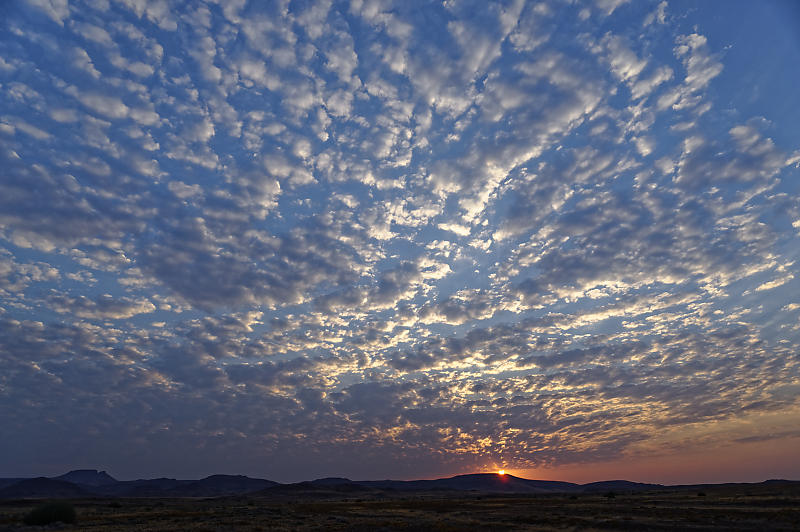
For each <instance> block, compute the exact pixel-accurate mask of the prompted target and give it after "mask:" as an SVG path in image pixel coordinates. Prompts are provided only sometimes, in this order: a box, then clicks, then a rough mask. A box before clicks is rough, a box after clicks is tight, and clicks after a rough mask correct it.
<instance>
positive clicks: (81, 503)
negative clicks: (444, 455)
mask: <svg viewBox="0 0 800 532" xmlns="http://www.w3.org/2000/svg"><path fill="white" fill-rule="evenodd" d="M41 502H42V501H41V500H6V501H0V531H2V530H5V531H10V530H51V529H58V530H87V531H112V530H114V531H116V530H118V531H127V530H137V531H144V530H199V531H202V530H207V531H220V530H370V531H373V530H760V531H765V530H800V487H798V485H797V483H785V484H782V483H776V484H773V485H758V486H755V487H754V486H752V485H750V486H747V485H739V486H736V485H732V486H724V485H723V486H708V487H693V488H692V489H676V490H659V491H641V492H631V493H622V492H616V493H613V496H612V493H611V492H607V493H584V494H577V495H576V494H572V495H570V494H545V495H542V494H528V495H511V494H483V495H481V494H479V493H465V492H445V491H442V492H433V491H430V492H417V493H414V494H408V493H400V492H396V493H392V492H386V491H378V490H368V491H364V492H352V493H344V492H338V493H337V492H336V491H335V490H334V491H318V492H315V491H314V490H311V491H304V490H302V489H301V490H296V491H295V492H291V491H285V492H283V493H280V494H274V495H271V496H261V495H255V496H252V495H251V496H236V497H221V498H213V499H209V498H203V499H201V498H181V499H177V498H169V499H168V498H158V499H147V498H141V499H132V498H124V499H111V500H110V499H74V500H71V501H70V502H71V503H72V504H73V505H74V506H75V510H76V512H77V522H76V523H75V524H73V525H63V524H57V525H50V526H49V527H33V526H31V527H26V526H24V525H23V524H22V519H23V516H24V515H25V514H26V513H28V512H29V511H30V510H31V509H32V508H33V507H35V506H36V505H37V504H40V503H41Z"/></svg>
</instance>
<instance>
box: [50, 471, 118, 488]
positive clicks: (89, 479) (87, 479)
mask: <svg viewBox="0 0 800 532" xmlns="http://www.w3.org/2000/svg"><path fill="white" fill-rule="evenodd" d="M54 478H55V480H64V481H66V482H72V483H73V484H78V485H81V486H107V485H109V484H115V483H117V482H118V481H117V479H115V478H114V477H112V476H111V475H109V474H108V473H106V472H105V471H98V470H97V469H76V470H74V471H70V472H69V473H64V474H63V475H61V476H58V477H54Z"/></svg>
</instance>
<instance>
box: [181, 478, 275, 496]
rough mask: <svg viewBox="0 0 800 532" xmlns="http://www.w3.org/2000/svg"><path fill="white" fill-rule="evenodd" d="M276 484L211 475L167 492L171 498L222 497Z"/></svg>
mask: <svg viewBox="0 0 800 532" xmlns="http://www.w3.org/2000/svg"><path fill="white" fill-rule="evenodd" d="M278 485H279V484H278V483H277V482H273V481H271V480H264V479H261V478H250V477H246V476H243V475H211V476H210V477H206V478H204V479H201V480H196V481H191V482H188V483H186V484H181V485H178V486H176V487H174V488H172V489H171V490H169V491H168V492H167V495H168V496H172V497H222V496H224V495H240V494H244V493H251V492H254V491H258V490H262V489H265V488H269V487H272V486H278Z"/></svg>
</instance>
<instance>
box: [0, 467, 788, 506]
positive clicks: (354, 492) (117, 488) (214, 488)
mask: <svg viewBox="0 0 800 532" xmlns="http://www.w3.org/2000/svg"><path fill="white" fill-rule="evenodd" d="M799 484H800V483H798V482H795V481H789V480H768V481H765V482H761V483H752V484H747V483H740V484H694V485H681V486H664V485H661V484H647V483H642V482H631V481H628V480H605V481H602V482H590V483H588V484H574V483H572V482H558V481H551V480H530V479H525V478H520V477H516V476H514V475H510V474H505V475H499V474H497V473H476V474H470V475H457V476H454V477H449V478H439V479H432V480H350V479H347V478H340V477H328V478H320V479H317V480H313V481H310V482H298V483H294V484H279V483H277V482H273V481H271V480H265V479H259V478H250V477H246V476H243V475H211V476H209V477H206V478H203V479H199V480H178V479H174V478H154V479H140V480H126V481H119V480H116V479H114V478H113V477H112V476H111V475H109V474H108V473H106V472H105V471H99V470H96V469H78V470H75V471H70V472H69V473H65V474H63V475H60V476H58V477H54V478H45V477H38V478H0V499H15V498H17V499H21V498H82V497H152V498H159V497H175V498H180V497H224V496H234V495H245V494H247V495H253V496H263V497H270V498H278V499H298V498H316V499H327V498H340V497H348V496H358V497H361V496H362V495H363V496H370V497H385V496H391V494H392V493H395V494H396V493H398V492H426V491H439V492H453V491H462V492H463V491H471V492H477V493H519V494H555V493H562V494H563V493H601V492H608V491H614V492H623V493H624V492H634V491H646V490H662V489H670V490H687V489H698V488H701V487H702V488H726V487H730V486H759V485H764V486H774V487H776V489H777V488H781V489H782V488H783V487H784V486H795V485H799Z"/></svg>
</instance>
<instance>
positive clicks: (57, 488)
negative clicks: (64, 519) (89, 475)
mask: <svg viewBox="0 0 800 532" xmlns="http://www.w3.org/2000/svg"><path fill="white" fill-rule="evenodd" d="M90 496H92V493H91V492H89V491H87V490H85V489H84V488H82V487H80V486H78V485H76V484H73V483H72V482H66V481H64V480H56V479H52V478H45V477H38V478H26V479H24V480H20V481H19V482H17V483H15V484H12V485H10V486H6V487H5V488H2V489H0V499H44V498H59V499H62V498H73V497H75V498H77V497H90Z"/></svg>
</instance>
